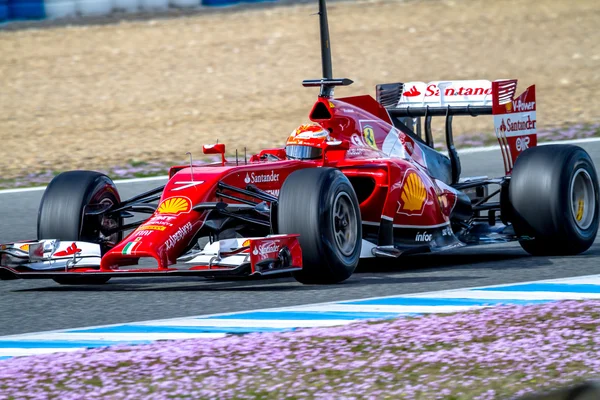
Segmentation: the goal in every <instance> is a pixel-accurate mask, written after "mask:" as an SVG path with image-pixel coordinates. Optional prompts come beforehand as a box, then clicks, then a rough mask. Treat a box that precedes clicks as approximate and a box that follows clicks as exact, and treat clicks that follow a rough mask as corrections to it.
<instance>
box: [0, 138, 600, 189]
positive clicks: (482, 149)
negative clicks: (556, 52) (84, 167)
mask: <svg viewBox="0 0 600 400" xmlns="http://www.w3.org/2000/svg"><path fill="white" fill-rule="evenodd" d="M593 142H600V138H598V137H593V138H585V139H571V140H556V141H553V142H542V143H539V145H540V146H545V145H548V144H580V143H593ZM494 150H500V146H498V145H496V146H485V147H473V148H468V149H464V150H459V151H458V154H472V153H483V152H486V151H494ZM168 178H169V177H168V176H166V175H163V176H151V177H148V178H132V179H120V180H117V181H114V182H115V183H116V184H128V183H140V182H152V181H160V180H163V179H164V180H166V179H168ZM45 189H46V186H37V187H28V188H18V189H3V190H0V194H11V193H24V192H37V191H39V190H45Z"/></svg>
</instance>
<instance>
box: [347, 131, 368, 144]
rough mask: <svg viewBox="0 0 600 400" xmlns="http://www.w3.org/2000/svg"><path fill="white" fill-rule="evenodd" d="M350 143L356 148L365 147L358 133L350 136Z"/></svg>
mask: <svg viewBox="0 0 600 400" xmlns="http://www.w3.org/2000/svg"><path fill="white" fill-rule="evenodd" d="M350 141H351V142H352V144H354V145H356V146H364V145H365V142H364V141H363V140H362V139H361V138H360V136H359V135H358V134H356V133H353V134H352V136H350Z"/></svg>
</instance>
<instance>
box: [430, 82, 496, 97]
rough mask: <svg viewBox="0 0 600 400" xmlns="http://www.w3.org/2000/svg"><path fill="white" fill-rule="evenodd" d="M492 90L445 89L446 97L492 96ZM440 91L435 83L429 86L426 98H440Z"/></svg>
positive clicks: (472, 88)
mask: <svg viewBox="0 0 600 400" xmlns="http://www.w3.org/2000/svg"><path fill="white" fill-rule="evenodd" d="M491 94H492V88H491V87H489V88H484V87H464V86H459V87H449V88H446V89H444V96H481V95H491ZM439 95H440V89H439V88H438V87H437V85H436V84H435V83H432V84H429V86H427V90H426V91H425V97H431V96H439Z"/></svg>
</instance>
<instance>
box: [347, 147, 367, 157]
mask: <svg viewBox="0 0 600 400" xmlns="http://www.w3.org/2000/svg"><path fill="white" fill-rule="evenodd" d="M365 154H367V150H365V149H357V148H352V149H349V150H348V151H347V152H346V155H348V156H350V157H356V156H363V155H365Z"/></svg>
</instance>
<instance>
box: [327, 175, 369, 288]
mask: <svg viewBox="0 0 600 400" xmlns="http://www.w3.org/2000/svg"><path fill="white" fill-rule="evenodd" d="M334 171H335V170H334ZM328 178H329V179H331V181H330V182H326V184H325V185H324V189H325V190H324V192H325V193H323V195H322V196H320V198H321V204H320V207H319V208H320V210H322V211H321V213H320V215H319V225H320V226H322V227H325V226H327V228H326V229H322V230H321V239H322V240H321V241H320V242H321V243H322V245H323V246H324V248H326V250H327V251H324V252H322V254H325V255H326V256H327V262H328V265H333V264H337V265H339V266H340V267H341V266H343V267H344V268H346V269H347V270H348V276H350V275H351V274H352V272H354V269H355V268H356V264H357V263H358V259H359V258H360V249H361V246H360V244H361V243H360V239H361V237H362V235H361V233H360V230H361V224H360V221H359V217H360V209H359V208H358V200H357V199H356V194H355V193H354V189H353V188H352V186H351V185H350V183H349V182H348V179H347V178H346V177H345V176H344V175H343V174H342V173H339V174H331V175H329V176H328ZM342 192H345V193H347V194H348V195H349V196H350V198H351V199H353V201H352V207H353V208H354V213H355V215H356V216H357V227H356V229H357V230H358V231H359V233H358V239H359V240H358V243H357V244H356V246H355V247H354V250H353V251H352V254H351V255H349V256H346V255H344V254H343V253H342V252H341V250H340V249H339V248H338V246H337V244H336V242H335V237H334V227H333V213H334V212H335V211H334V209H333V205H334V204H333V203H334V201H335V199H336V198H337V196H338V195H339V194H340V193H342Z"/></svg>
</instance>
